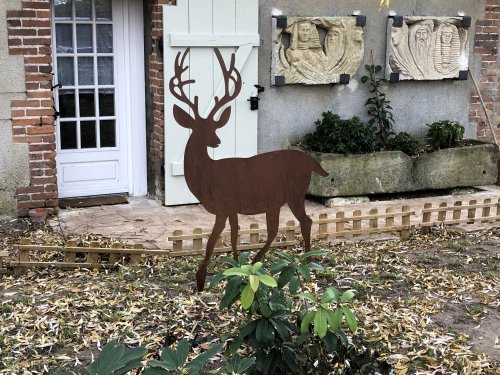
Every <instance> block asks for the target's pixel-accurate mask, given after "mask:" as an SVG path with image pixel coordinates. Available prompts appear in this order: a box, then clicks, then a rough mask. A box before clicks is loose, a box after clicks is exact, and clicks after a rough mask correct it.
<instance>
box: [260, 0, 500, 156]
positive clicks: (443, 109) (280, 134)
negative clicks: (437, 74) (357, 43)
mask: <svg viewBox="0 0 500 375" xmlns="http://www.w3.org/2000/svg"><path fill="white" fill-rule="evenodd" d="M488 1H490V0H488ZM495 1H498V0H495ZM379 3H380V2H379V1H366V0H339V1H335V2H333V1H327V0H318V1H315V2H314V6H313V5H312V4H313V2H308V1H307V2H306V1H301V0H290V1H284V0H283V1H276V0H261V1H260V16H259V20H260V21H259V22H260V23H259V32H260V35H261V47H260V48H259V84H260V85H262V86H264V87H265V92H264V93H262V94H261V95H260V99H261V100H260V108H259V135H258V145H259V152H265V151H271V150H276V149H282V148H286V147H288V146H289V145H290V144H293V143H295V142H297V141H298V140H300V139H301V138H302V136H303V135H304V134H305V133H307V132H309V131H311V130H312V129H313V128H314V121H315V120H316V119H318V118H320V117H321V113H322V112H324V111H328V110H330V111H332V112H334V113H338V114H339V115H340V116H341V117H345V118H349V117H352V116H359V117H361V118H362V119H365V120H367V119H368V117H367V114H366V107H365V106H364V103H365V101H366V99H367V98H368V97H369V92H368V86H367V85H366V84H363V83H361V80H360V79H361V77H362V76H363V75H366V70H365V68H364V65H365V64H372V61H373V63H374V64H376V65H381V66H382V67H385V65H386V64H385V59H386V44H387V38H386V35H387V24H388V15H389V12H390V11H393V12H394V13H396V14H398V15H402V16H404V15H418V16H436V17H445V16H457V15H458V13H462V12H463V13H465V14H466V15H468V16H471V17H472V26H471V28H470V29H469V39H468V40H469V45H470V47H471V48H470V52H472V46H473V45H474V30H475V23H476V21H477V20H481V19H483V18H484V10H485V0H481V1H469V0H457V1H453V2H446V1H438V0H416V1H414V0H412V1H407V0H404V1H392V2H391V8H390V9H387V8H382V9H380V11H379ZM356 11H359V12H360V14H362V15H365V16H366V17H367V21H366V26H365V27H364V44H365V55H364V58H363V61H362V63H361V68H360V69H359V70H358V71H357V72H356V73H354V74H353V75H352V76H351V80H350V83H349V84H348V85H339V84H336V85H322V86H301V85H287V86H284V87H272V86H271V85H270V73H269V65H270V61H271V51H272V45H271V39H270V35H271V18H272V15H279V14H282V15H290V16H292V15H307V16H316V15H335V16H347V15H352V14H354V13H355V12H356ZM372 56H373V57H372ZM469 62H470V64H477V63H476V61H475V59H473V58H470V59H469ZM471 87H472V82H471V80H470V79H469V80H467V81H459V80H444V81H404V82H398V83H393V84H389V85H388V86H387V87H386V88H384V91H385V92H386V94H387V99H388V100H390V101H391V105H392V107H393V108H394V110H393V113H394V118H395V122H396V126H395V130H396V131H406V132H408V133H410V134H413V135H416V136H419V137H422V138H423V137H424V136H425V132H426V127H425V124H426V123H432V122H434V121H438V120H442V119H448V120H454V121H459V122H460V123H462V124H464V125H465V126H466V135H467V136H468V137H475V134H476V128H475V126H474V124H472V123H469V101H470V90H471Z"/></svg>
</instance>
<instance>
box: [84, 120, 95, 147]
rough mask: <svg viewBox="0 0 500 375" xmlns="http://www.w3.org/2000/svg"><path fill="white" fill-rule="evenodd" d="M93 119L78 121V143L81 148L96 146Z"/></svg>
mask: <svg viewBox="0 0 500 375" xmlns="http://www.w3.org/2000/svg"><path fill="white" fill-rule="evenodd" d="M96 139H97V138H96V131H95V121H82V122H81V123H80V143H81V146H82V148H95V147H97V141H96Z"/></svg>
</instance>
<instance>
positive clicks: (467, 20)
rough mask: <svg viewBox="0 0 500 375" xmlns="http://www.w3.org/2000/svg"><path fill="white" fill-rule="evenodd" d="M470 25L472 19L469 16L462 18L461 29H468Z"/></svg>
mask: <svg viewBox="0 0 500 375" xmlns="http://www.w3.org/2000/svg"><path fill="white" fill-rule="evenodd" d="M471 23H472V18H471V17H470V16H463V17H462V27H463V28H465V29H468V28H469V27H470V25H471Z"/></svg>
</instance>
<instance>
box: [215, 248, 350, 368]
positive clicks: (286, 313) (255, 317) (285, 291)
mask: <svg viewBox="0 0 500 375" xmlns="http://www.w3.org/2000/svg"><path fill="white" fill-rule="evenodd" d="M277 255H278V256H277V257H278V259H277V260H276V261H275V262H273V263H272V264H271V265H270V270H271V271H270V273H271V275H272V276H271V275H269V273H268V272H267V271H266V267H264V265H263V264H262V263H260V262H258V263H255V264H254V265H248V264H244V263H245V262H246V260H247V259H248V255H246V254H242V255H241V256H240V259H239V260H238V261H235V260H233V259H231V258H226V260H225V263H226V264H228V265H230V266H231V268H229V269H228V270H226V271H223V272H221V273H220V274H218V275H216V276H215V277H214V279H213V280H212V282H211V285H212V286H213V285H215V284H216V283H218V282H219V281H221V280H223V279H226V286H225V293H224V296H223V297H222V299H221V304H220V307H221V309H224V308H228V309H229V308H231V306H233V304H234V303H235V302H237V301H240V304H239V306H240V307H241V309H242V310H243V312H245V314H246V320H245V322H244V323H243V325H242V326H240V327H239V328H238V329H237V330H236V333H235V334H234V338H233V341H232V343H231V344H230V348H229V349H228V351H227V352H226V356H227V357H228V358H229V359H227V358H226V361H231V360H232V356H234V355H237V354H236V353H237V350H236V349H237V348H239V347H240V346H241V345H243V346H244V347H246V348H247V353H248V354H250V356H253V355H255V365H254V369H253V370H252V371H253V372H250V373H257V374H289V373H293V374H297V373H305V372H307V371H309V370H310V369H311V368H312V366H313V364H314V363H315V362H316V361H318V360H319V359H324V358H325V357H324V354H325V353H330V352H332V351H335V350H342V351H343V352H346V351H347V349H346V348H347V347H348V346H349V342H348V340H347V337H346V335H345V334H344V333H343V332H342V322H343V321H344V320H345V322H346V323H347V325H348V327H349V329H350V330H351V331H352V332H354V331H355V330H356V327H357V319H356V317H355V316H354V314H353V312H352V311H351V310H350V309H349V308H347V307H346V306H345V304H346V303H348V302H349V301H350V300H351V299H352V298H353V296H354V293H353V292H352V291H346V292H344V293H343V294H340V292H339V291H338V290H337V289H335V288H333V287H330V288H328V289H326V291H325V293H324V294H323V296H321V297H316V296H315V295H313V294H311V293H305V292H303V293H300V294H297V291H298V290H300V288H301V287H303V286H304V284H303V283H304V282H305V281H310V279H311V271H313V270H316V269H322V267H321V266H320V265H319V264H317V263H313V262H310V261H309V260H310V258H311V257H313V256H323V255H325V253H324V252H323V251H312V252H309V253H305V254H302V255H300V256H297V255H291V254H287V253H278V254H277ZM273 276H274V277H277V278H278V280H277V281H276V279H275V278H274V277H273ZM304 300H307V301H308V303H310V302H312V303H314V304H315V306H314V307H310V306H308V305H307V304H305V303H304V302H303V301H304ZM337 341H338V342H337ZM248 349H250V352H248ZM338 357H339V358H340V357H341V356H338ZM250 358H251V357H250ZM342 358H345V356H344V357H342ZM238 361H239V358H238V359H236V362H238ZM246 365H249V362H247V363H246ZM247 368H248V367H247Z"/></svg>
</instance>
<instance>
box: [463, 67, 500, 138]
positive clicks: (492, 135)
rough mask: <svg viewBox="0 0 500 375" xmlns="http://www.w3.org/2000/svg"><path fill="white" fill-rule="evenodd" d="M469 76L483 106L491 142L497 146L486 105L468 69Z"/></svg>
mask: <svg viewBox="0 0 500 375" xmlns="http://www.w3.org/2000/svg"><path fill="white" fill-rule="evenodd" d="M469 75H470V77H471V78H472V83H473V84H474V87H475V88H476V92H477V94H478V95H479V101H480V102H481V105H482V106H483V110H484V114H485V115H486V121H487V122H488V125H489V127H490V131H491V137H492V138H493V142H495V144H498V143H497V139H496V135H495V130H494V129H493V124H492V123H491V119H490V116H489V114H488V109H487V108H486V105H485V104H484V100H483V96H482V95H481V91H479V87H478V86H477V83H476V79H475V78H474V75H473V74H472V72H471V70H470V69H469Z"/></svg>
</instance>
